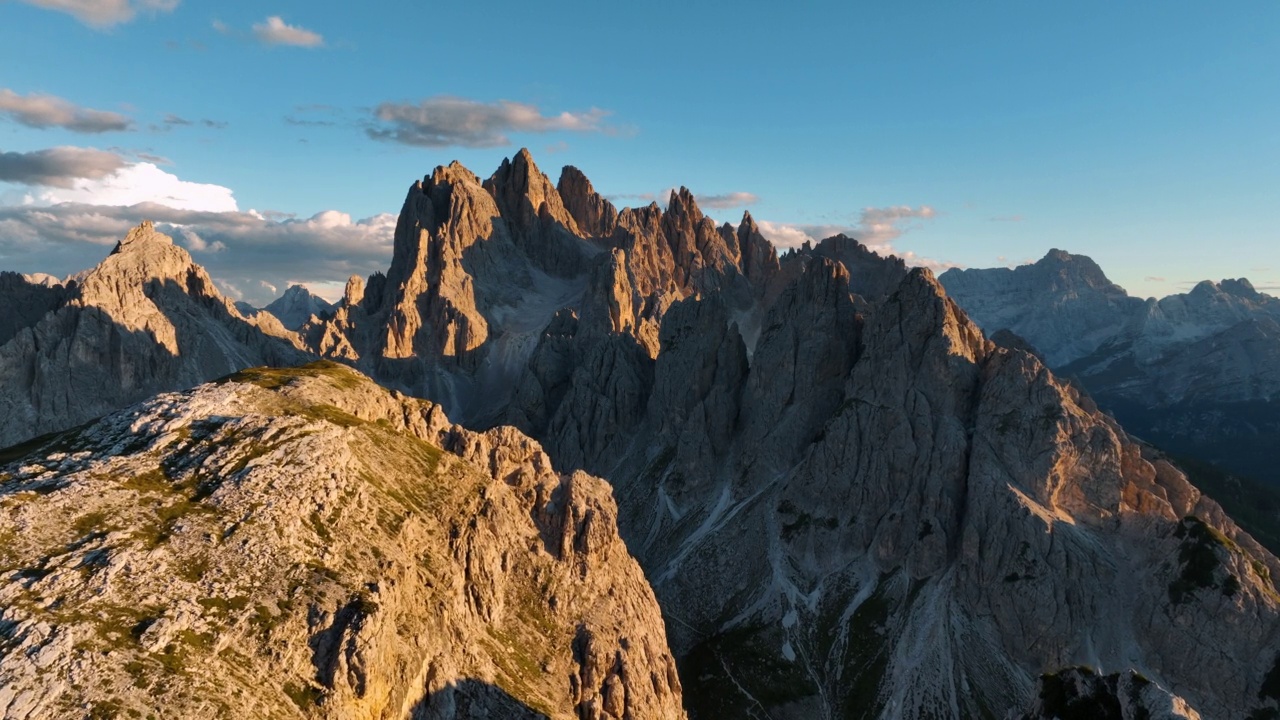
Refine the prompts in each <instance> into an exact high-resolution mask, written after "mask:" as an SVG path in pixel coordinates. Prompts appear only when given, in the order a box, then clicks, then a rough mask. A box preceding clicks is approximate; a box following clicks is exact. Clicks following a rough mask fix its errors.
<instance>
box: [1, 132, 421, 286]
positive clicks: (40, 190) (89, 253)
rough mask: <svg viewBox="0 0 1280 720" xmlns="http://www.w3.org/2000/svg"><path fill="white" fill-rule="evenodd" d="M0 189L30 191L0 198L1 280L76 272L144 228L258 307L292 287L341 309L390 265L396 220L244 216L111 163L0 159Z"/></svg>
mask: <svg viewBox="0 0 1280 720" xmlns="http://www.w3.org/2000/svg"><path fill="white" fill-rule="evenodd" d="M0 180H6V181H10V182H23V183H24V184H27V185H31V186H35V187H31V188H30V189H29V190H27V191H25V192H20V193H18V194H17V195H14V194H13V193H9V194H5V193H0V197H3V198H6V199H7V204H5V205H0V269H5V270H17V271H19V272H43V273H49V274H51V275H56V276H58V277H66V276H68V275H72V274H75V273H78V272H80V271H82V270H86V269H88V268H90V267H92V266H93V265H95V264H96V263H97V262H99V261H100V260H101V259H102V258H103V257H105V256H106V254H107V253H108V252H110V250H111V248H112V247H114V246H115V243H116V242H118V241H119V240H120V239H121V238H123V237H124V236H125V234H126V233H127V232H128V231H129V229H130V228H132V227H134V226H136V225H137V224H138V223H140V222H142V221H143V220H152V221H154V222H155V223H156V224H157V227H158V228H159V229H160V230H161V231H162V232H165V233H167V234H169V235H170V236H171V237H173V238H174V241H175V242H176V243H178V244H179V245H182V246H183V247H185V248H186V249H187V250H188V251H190V252H191V253H192V255H193V256H194V257H195V259H196V262H198V263H200V264H201V265H204V266H205V267H206V268H207V269H208V270H209V273H210V274H211V275H212V276H213V278H214V279H215V280H217V281H218V283H219V286H220V287H221V288H223V290H224V291H225V292H227V293H228V294H229V295H232V296H234V298H235V299H237V300H247V301H249V302H251V303H253V304H255V305H258V306H262V305H265V304H266V303H268V302H270V301H271V300H273V299H274V296H275V294H276V293H275V292H274V290H272V288H279V287H288V286H289V285H292V284H295V283H300V284H305V285H307V286H308V287H311V288H312V290H313V291H314V292H317V293H319V294H321V295H325V296H327V297H329V298H330V299H335V298H336V297H337V296H338V295H339V294H340V293H341V291H342V287H343V285H344V284H345V282H346V280H347V278H348V277H350V276H351V275H360V276H367V275H369V274H370V273H373V272H375V271H382V270H385V269H386V267H387V264H388V263H389V262H390V259H391V250H392V236H393V234H394V231H395V224H396V216H394V215H391V214H380V215H374V216H372V217H368V218H364V219H359V220H357V219H354V218H352V217H351V216H350V215H349V214H347V213H344V212H340V211H337V210H325V211H322V212H319V213H316V214H314V215H312V216H310V217H306V218H297V217H293V216H290V215H285V214H281V213H260V212H256V211H254V210H248V211H241V210H240V209H239V207H238V206H237V202H236V199H235V196H234V194H233V193H232V191H231V189H230V188H226V187H223V186H221V185H214V184H208V183H196V182H190V181H186V180H183V179H181V178H179V177H177V176H176V175H173V174H172V173H168V172H165V171H164V170H162V169H160V168H159V167H157V166H156V165H154V164H153V163H149V162H137V163H129V162H127V161H126V160H124V159H123V158H122V157H121V156H119V155H116V154H114V153H109V152H102V151H97V150H88V149H83V148H52V149H49V150H42V151H38V152H35V153H25V154H24V153H0Z"/></svg>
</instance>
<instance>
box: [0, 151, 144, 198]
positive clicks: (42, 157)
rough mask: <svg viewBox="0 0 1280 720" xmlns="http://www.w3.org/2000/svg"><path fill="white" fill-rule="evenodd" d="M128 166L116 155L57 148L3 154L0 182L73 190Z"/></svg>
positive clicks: (1, 156) (0, 155)
mask: <svg viewBox="0 0 1280 720" xmlns="http://www.w3.org/2000/svg"><path fill="white" fill-rule="evenodd" d="M126 165H128V163H127V162H126V161H125V159H124V158H122V157H120V156H119V155H117V154H115V153H113V152H106V151H105V150H93V149H91V148H78V147H55V148H49V149H47V150H36V151H33V152H26V153H21V152H0V181H3V182H11V183H18V184H21V185H46V186H50V187H55V188H73V187H75V186H76V183H77V181H80V180H98V179H101V178H104V177H107V176H108V175H111V174H112V173H115V172H116V171H118V170H120V169H122V168H124V167H125V166H126Z"/></svg>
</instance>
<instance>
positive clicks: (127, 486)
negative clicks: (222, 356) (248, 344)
mask: <svg viewBox="0 0 1280 720" xmlns="http://www.w3.org/2000/svg"><path fill="white" fill-rule="evenodd" d="M441 446H442V447H444V448H447V450H441V449H440V447H441ZM0 508H3V512H2V513H0V538H3V543H2V544H0V569H2V570H3V572H2V573H0V632H3V637H4V645H3V646H2V650H0V716H3V717H6V718H14V719H15V720H27V719H30V720H35V719H36V718H51V717H85V716H87V717H105V716H121V717H132V716H138V717H143V716H147V715H154V716H157V717H166V718H203V717H208V716H209V715H210V713H221V714H223V715H226V716H228V717H256V718H296V717H314V718H335V719H336V718H344V719H345V718H360V717H367V718H410V717H413V718H436V719H439V720H455V719H456V720H464V719H465V718H477V717H503V718H528V719H529V720H534V719H536V718H551V719H553V720H560V719H563V720H570V719H571V718H572V719H574V720H579V719H582V718H588V719H590V720H621V719H622V718H641V717H643V718H654V719H656V720H678V719H680V718H683V717H685V715H684V711H683V710H682V709H681V689H680V681H679V679H678V677H677V674H676V668H675V663H674V661H673V659H672V657H671V655H670V652H669V650H668V649H667V643H666V638H665V633H664V630H663V623H662V618H661V615H660V613H659V609H658V607H657V604H656V602H655V600H654V597H653V593H652V591H651V590H650V589H649V587H648V585H647V583H646V582H645V579H644V576H643V575H642V573H641V571H640V568H639V566H638V565H637V564H636V563H635V561H634V560H633V559H632V558H631V557H630V556H629V555H628V554H627V550H626V547H625V546H624V545H623V543H622V541H621V539H620V538H619V537H618V534H617V528H616V524H615V523H616V512H617V510H616V507H615V505H614V502H613V499H612V498H611V496H610V493H609V488H608V486H607V485H606V484H605V483H603V482H602V481H601V480H599V479H597V478H594V477H591V476H589V475H586V474H585V473H580V472H579V473H571V474H557V473H556V472H554V471H553V470H552V469H551V463H550V461H549V459H548V458H547V457H546V455H544V454H543V453H542V451H541V449H540V448H539V447H538V445H537V443H535V442H533V441H532V440H530V439H528V438H527V437H524V436H522V435H520V434H519V433H517V432H515V431H514V430H512V429H511V428H504V429H500V430H493V431H490V432H487V433H475V432H472V431H469V430H466V429H463V428H460V427H457V426H453V425H450V424H449V423H448V421H447V420H446V419H445V418H444V416H443V413H441V412H440V410H439V408H437V407H435V406H433V405H431V404H429V403H425V402H422V401H419V400H414V399H410V398H406V397H404V396H402V395H399V394H397V393H392V392H388V391H386V390H384V389H382V388H379V387H377V386H375V385H374V384H373V383H372V382H370V381H369V380H368V379H366V378H364V377H362V376H360V375H359V374H358V373H356V372H355V371H352V370H349V369H346V368H343V367H341V366H338V365H334V364H331V363H316V364H311V365H307V366H303V367H300V368H295V369H287V370H270V369H266V368H259V369H252V370H247V371H244V372H242V373H239V374H237V375H233V376H231V377H230V378H228V379H226V380H224V381H221V382H218V383H213V384H208V385H203V386H200V387H198V388H195V389H194V390H189V391H186V392H183V393H174V394H162V395H159V396H157V397H155V398H153V399H151V400H149V401H147V402H145V403H143V404H141V405H138V406H135V407H133V408H130V409H128V410H124V411H121V412H118V413H115V414H113V415H110V416H108V417H106V418H104V419H103V420H100V421H98V422H97V423H94V424H92V425H89V426H87V427H84V428H80V429H77V430H73V431H69V432H66V433H63V434H61V435H59V436H57V437H56V438H53V439H50V440H47V441H43V442H38V443H34V444H32V445H31V446H30V447H28V448H25V449H23V450H20V451H10V452H8V453H6V454H5V455H4V457H3V459H0Z"/></svg>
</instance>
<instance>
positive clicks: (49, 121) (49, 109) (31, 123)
mask: <svg viewBox="0 0 1280 720" xmlns="http://www.w3.org/2000/svg"><path fill="white" fill-rule="evenodd" d="M0 114H3V115H8V116H9V118H10V119H12V120H13V121H14V122H17V123H19V124H22V125H26V126H27V127H32V128H38V129H45V128H51V127H60V128H66V129H67V130H71V131H73V132H82V133H103V132H111V131H120V130H128V129H130V127H131V125H132V124H133V121H132V120H130V119H129V118H128V117H126V116H124V115H121V114H120V113H114V112H107V111H106V110H94V109H92V108H85V107H80V106H79V105H76V104H75V103H72V102H71V101H69V100H64V99H62V98H60V97H57V96H55V95H40V94H38V93H31V94H30V95H19V94H18V93H15V92H14V91H12V90H9V89H8V88H0Z"/></svg>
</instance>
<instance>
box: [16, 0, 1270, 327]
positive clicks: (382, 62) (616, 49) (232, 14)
mask: <svg viewBox="0 0 1280 720" xmlns="http://www.w3.org/2000/svg"><path fill="white" fill-rule="evenodd" d="M1230 8H1231V10H1230V11H1229V12H1227V11H1225V10H1224V9H1223V6H1222V5H1217V6H1215V5H1212V4H1208V3H1184V2H1161V3H1154V2H1130V3H1102V2H1077V3H1047V2H1030V1H1026V0H1024V1H1022V2H998V1H993V2H983V3H953V2H945V3H944V2H900V3H888V2H884V3H875V4H867V3H860V4H851V3H804V4H798V3H793V4H779V3H770V4H766V3H756V2H745V3H733V4H730V3H717V4H712V3H707V2H700V1H699V0H685V1H684V2H678V3H666V2H653V3H645V4H627V5H621V4H612V3H598V2H591V3H587V2H561V3H542V4H539V3H505V2H490V3H431V4H421V3H419V4H408V5H407V4H404V3H361V4H359V5H357V4H354V3H303V2H290V1H276V0H272V1H271V2H262V1H260V0H259V1H258V2H235V1H227V2H221V3H216V4H213V3H195V2H193V1H192V0H7V1H0V153H7V155H0V159H6V158H7V160H8V162H9V170H8V171H7V172H8V174H7V175H5V174H3V173H5V172H6V171H5V170H4V168H5V165H4V164H3V163H0V177H7V178H9V179H10V182H9V183H3V182H0V205H7V207H4V208H0V268H5V269H16V270H20V271H23V272H31V271H39V270H45V271H49V272H54V273H55V274H59V275H61V274H66V273H68V272H71V271H73V270H76V269H80V268H82V267H85V266H87V265H90V264H92V263H93V262H94V261H96V258H97V257H98V256H100V255H101V254H102V253H104V252H105V251H106V250H107V249H109V245H106V244H107V243H109V242H110V237H111V236H113V234H114V233H116V232H117V231H118V230H119V227H121V225H122V224H123V223H126V222H130V221H132V220H133V218H132V217H131V216H130V212H134V213H137V212H142V211H143V210H138V209H135V210H133V211H129V212H126V211H124V210H120V209H116V210H100V211H94V210H90V209H87V208H86V204H98V203H114V204H116V205H120V204H132V203H134V202H138V201H140V200H144V199H148V200H151V201H154V202H158V203H160V204H162V205H164V204H168V205H170V206H173V205H181V206H184V207H182V208H180V209H182V210H184V211H187V212H194V211H204V210H214V211H220V212H224V213H225V217H218V218H210V217H207V216H202V217H201V218H200V219H199V221H198V222H197V221H196V219H195V218H186V217H184V216H183V215H181V214H180V213H177V212H175V213H169V214H168V216H169V217H170V219H171V220H172V221H174V222H177V223H179V224H181V225H182V226H183V227H185V228H187V234H185V235H180V236H179V241H180V242H182V243H183V244H186V245H188V247H190V248H192V250H193V253H194V254H195V255H196V257H197V260H199V261H200V262H202V263H204V264H206V265H207V266H208V267H209V268H210V270H211V272H213V274H214V275H215V277H218V278H219V279H221V280H222V281H223V282H224V284H225V287H227V288H229V290H230V291H233V292H236V293H241V294H242V295H243V296H244V297H245V298H247V299H249V300H252V301H255V302H263V301H265V300H268V299H270V296H271V295H272V294H273V293H272V292H270V291H269V289H268V288H274V289H275V290H277V291H282V290H283V289H284V288H283V287H281V285H283V284H286V283H288V282H293V281H304V282H309V283H311V284H313V285H314V286H315V287H317V288H318V289H323V290H327V291H328V292H329V293H330V294H332V292H333V291H334V289H335V288H336V287H338V286H339V285H340V284H341V280H342V279H343V278H345V276H346V275H347V274H350V273H351V272H358V273H360V274H364V273H366V272H368V271H370V270H373V269H378V268H382V267H385V265H386V263H387V262H388V259H389V240H390V235H389V221H388V219H387V218H386V217H383V216H382V215H383V214H385V213H395V212H397V211H398V210H399V206H400V203H401V201H402V200H403V197H404V192H405V190H406V188H407V187H408V186H409V184H411V183H412V182H413V180H414V179H415V178H418V177H421V176H422V175H424V174H427V173H429V172H430V170H431V168H432V167H434V166H435V165H438V164H444V163H447V162H449V161H450V160H453V159H458V160H461V161H462V162H463V163H464V164H465V165H467V166H468V167H470V168H471V169H472V170H473V171H475V172H476V173H478V174H480V175H481V176H487V175H488V174H489V173H491V172H492V171H493V169H494V168H496V166H497V165H498V163H500V162H501V159H502V158H503V157H505V156H509V155H511V154H512V153H513V152H515V150H517V149H518V148H519V147H521V146H528V147H529V148H530V149H531V150H532V151H533V153H534V157H535V159H536V160H537V161H538V162H539V164H540V166H541V167H542V169H543V170H544V171H545V172H547V173H548V174H549V175H551V177H552V179H553V180H554V179H555V178H556V177H557V176H558V174H559V168H560V166H561V165H563V164H574V165H577V166H578V167H580V168H582V169H583V170H584V171H585V172H586V173H587V175H588V176H589V177H590V178H591V179H592V181H593V182H594V184H595V185H596V187H597V189H599V190H600V191H601V192H603V193H605V194H609V195H614V196H617V200H616V202H617V203H618V204H619V205H623V204H638V203H646V202H647V201H648V200H647V198H649V197H655V196H660V195H661V193H662V192H663V191H665V190H666V189H668V188H671V187H673V186H679V185H687V186H688V187H690V188H691V189H692V190H693V191H694V192H695V193H697V194H699V195H700V196H702V197H704V198H708V204H710V205H715V206H716V207H711V208H707V210H708V212H709V214H711V215H712V216H714V217H716V218H718V219H721V220H730V221H734V222H736V221H737V220H738V219H739V218H740V217H741V213H742V210H743V209H750V210H751V212H752V214H753V215H754V216H755V217H756V218H757V219H758V220H761V221H764V222H765V223H766V225H765V227H766V230H767V231H770V230H771V231H772V232H773V234H774V238H773V239H775V240H776V241H778V242H779V243H781V244H786V243H791V242H796V241H798V240H799V239H801V238H802V237H803V235H802V233H808V234H809V235H815V236H816V235H821V234H823V233H825V232H832V231H835V230H845V231H848V232H853V233H854V234H858V235H862V236H864V237H865V238H866V239H867V241H868V242H869V244H871V245H873V246H874V247H877V248H880V249H891V250H893V251H894V252H898V253H900V254H907V253H910V254H911V255H910V256H909V257H911V258H912V259H913V260H914V261H916V262H921V263H926V264H930V265H932V266H934V267H942V266H944V265H945V264H948V263H954V264H959V265H963V266H967V267H986V266H994V265H1002V264H1015V263H1019V262H1024V261H1027V260H1031V259H1036V258H1039V257H1041V256H1043V255H1044V253H1045V252H1047V251H1048V250H1049V249H1050V248H1051V247H1058V248H1062V249H1066V250H1070V251H1072V252H1077V253H1083V254H1087V255H1090V256H1091V257H1093V258H1094V259H1096V260H1097V261H1098V262H1099V263H1100V264H1101V265H1102V266H1103V268H1104V269H1105V270H1106V271H1107V272H1108V274H1109V275H1110V276H1111V277H1112V279H1113V280H1115V281H1117V282H1119V283H1120V284H1121V285H1123V286H1125V287H1126V288H1127V289H1129V290H1130V292H1132V293H1134V294H1137V295H1144V296H1145V295H1156V296H1160V295H1164V294H1167V293H1170V292H1178V291H1181V290H1184V289H1186V286H1184V285H1183V284H1184V283H1192V282H1194V281H1196V280H1199V279H1203V278H1210V279H1220V278H1223V277H1238V276H1247V277H1250V278H1251V279H1252V280H1253V281H1254V282H1255V284H1256V285H1258V286H1260V287H1276V286H1278V285H1280V242H1277V231H1276V228H1277V226H1278V223H1277V220H1280V217H1278V216H1280V204H1278V203H1277V202H1276V199H1277V190H1280V5H1277V4H1276V3H1274V2H1267V3H1264V2H1240V3H1232V4H1230ZM270 18H278V20H276V21H271V20H270ZM6 91H7V92H8V95H5V94H4V93H5V92H6ZM48 96H52V97H53V98H56V99H58V100H60V101H63V102H65V103H66V105H65V106H58V107H57V108H55V107H52V106H51V105H50V102H51V101H50V100H49V98H48ZM6 98H7V100H6ZM504 102H505V103H507V104H506V105H503V104H501V103H504ZM424 103H425V105H424ZM5 108H8V110H7V111H6V110H5ZM58 108H61V109H62V110H63V111H64V112H63V113H62V115H58V113H57V112H55V110H57V109H58ZM68 108H70V109H68ZM77 110H78V111H88V110H96V111H100V112H101V113H108V114H110V115H107V116H101V115H85V114H84V112H81V114H80V115H78V116H77V115H75V111H77ZM23 112H25V113H26V115H22V113H23ZM67 113H71V115H70V116H68V115H67ZM68 117H70V119H68ZM77 117H78V118H79V119H80V121H79V122H77V121H76V118H77ZM23 118H25V119H26V121H27V124H23V123H22V122H20V120H22V119H23ZM166 119H167V120H168V121H169V122H166ZM179 121H182V122H179ZM397 121H398V122H397ZM113 123H114V124H113ZM183 123H186V124H183ZM121 124H127V129H124V130H121V129H119V127H120V126H121ZM31 125H35V127H32V126H31ZM90 130H92V131H90ZM397 131H398V132H397ZM371 132H372V133H373V134H377V133H381V136H380V138H381V139H379V137H374V136H373V134H371ZM404 140H411V141H416V142H419V143H422V142H430V143H432V144H433V146H423V145H421V144H416V145H415V144H409V143H406V142H403V141H404ZM503 141H505V143H504V142H503ZM51 148H92V149H96V150H98V151H100V153H104V154H105V155H92V156H91V155H87V154H84V153H81V154H78V155H71V154H68V153H67V152H66V151H62V154H61V155H57V154H54V155H50V154H48V153H45V154H44V155H40V154H39V153H41V152H42V151H48V150H49V149H51ZM107 156H113V157H115V158H117V160H116V161H112V160H111V157H107ZM55 161H57V162H55ZM113 162H114V164H113ZM145 163H153V164H155V167H154V168H150V167H146V168H139V167H138V165H139V164H145ZM117 166H118V167H117ZM33 167H38V168H43V169H44V172H45V174H43V175H38V174H37V175H33V174H32V173H33V172H34V171H33V170H32V168H33ZM15 168H16V169H15ZM49 168H53V169H54V170H61V171H65V172H69V173H72V174H75V173H80V174H81V175H87V176H91V177H62V178H60V177H56V176H51V175H49V174H48V172H50V170H49ZM120 173H123V174H120ZM179 181H181V182H185V183H199V184H202V185H208V186H216V187H213V188H209V187H205V188H191V187H190V186H185V185H184V186H181V187H182V188H184V189H182V190H181V191H174V192H169V191H170V190H172V189H173V188H172V187H170V186H171V185H172V184H173V183H177V182H179ZM42 183H44V184H42ZM48 183H54V185H49V184H48ZM57 184H61V185H64V186H69V187H62V188H59V187H57V186H56V185H57ZM112 188H113V189H112ZM149 192H150V193H152V195H153V196H154V197H150V196H147V193H149ZM735 193H736V195H735ZM188 195H189V196H190V197H187V199H186V201H181V200H174V199H173V198H176V197H186V196H188ZM166 198H167V199H166ZM717 198H718V199H717ZM66 201H74V202H77V203H79V205H77V206H76V209H75V210H74V212H73V211H72V210H70V209H68V208H67V207H66V206H64V207H63V208H62V209H61V210H59V211H57V212H33V211H32V207H33V206H42V205H50V204H54V203H58V202H66ZM24 203H27V205H26V206H25V208H24V205H23V204H24ZM251 209H253V210H256V211H258V212H259V215H256V216H255V215H249V214H248V211H249V210H251ZM144 210H145V209H144ZM231 210H235V211H236V212H230V211H231ZM151 214H155V212H154V210H152V212H151ZM160 215H161V216H162V217H163V216H166V214H165V213H160ZM348 216H349V217H348ZM290 217H292V218H293V219H292V220H291V219H290ZM86 218H91V219H86ZM188 220H190V222H188ZM361 221H365V222H361Z"/></svg>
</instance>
